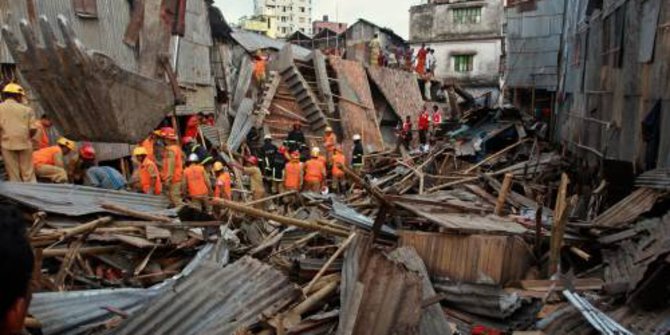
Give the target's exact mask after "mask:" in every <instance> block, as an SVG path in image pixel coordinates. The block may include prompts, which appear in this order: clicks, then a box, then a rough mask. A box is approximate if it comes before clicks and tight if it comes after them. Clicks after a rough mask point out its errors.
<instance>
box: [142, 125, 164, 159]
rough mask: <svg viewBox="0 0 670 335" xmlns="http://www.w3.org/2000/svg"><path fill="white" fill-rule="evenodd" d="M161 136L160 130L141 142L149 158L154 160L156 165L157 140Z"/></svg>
mask: <svg viewBox="0 0 670 335" xmlns="http://www.w3.org/2000/svg"><path fill="white" fill-rule="evenodd" d="M160 134H161V131H160V130H155V131H153V132H151V133H149V136H147V138H145V139H144V141H142V142H140V146H141V147H142V148H144V150H146V152H147V155H146V156H147V158H149V159H150V160H152V161H153V162H154V163H155V162H156V139H157V138H158V136H160Z"/></svg>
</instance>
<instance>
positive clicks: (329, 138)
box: [323, 126, 337, 162]
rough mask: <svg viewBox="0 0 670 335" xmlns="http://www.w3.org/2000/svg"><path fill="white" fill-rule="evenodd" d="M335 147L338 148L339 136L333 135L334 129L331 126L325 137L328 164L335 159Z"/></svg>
mask: <svg viewBox="0 0 670 335" xmlns="http://www.w3.org/2000/svg"><path fill="white" fill-rule="evenodd" d="M335 146H337V135H335V133H333V128H331V127H330V126H329V127H326V130H325V134H324V135H323V147H324V148H326V160H327V161H328V162H330V159H331V158H332V157H333V153H334V152H335Z"/></svg>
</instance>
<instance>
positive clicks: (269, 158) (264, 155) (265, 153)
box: [261, 134, 279, 194]
mask: <svg viewBox="0 0 670 335" xmlns="http://www.w3.org/2000/svg"><path fill="white" fill-rule="evenodd" d="M278 150H279V149H278V148H277V146H276V145H274V144H273V143H272V135H270V134H266V135H265V137H264V142H263V146H262V147H261V162H262V164H261V166H262V167H263V177H264V178H263V182H264V185H265V189H266V190H267V192H269V193H270V194H272V168H273V167H274V159H275V156H276V155H277V151H278Z"/></svg>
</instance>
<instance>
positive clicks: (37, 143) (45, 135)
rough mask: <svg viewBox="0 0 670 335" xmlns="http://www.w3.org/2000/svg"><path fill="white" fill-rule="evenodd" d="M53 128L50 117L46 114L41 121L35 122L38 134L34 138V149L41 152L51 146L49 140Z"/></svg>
mask: <svg viewBox="0 0 670 335" xmlns="http://www.w3.org/2000/svg"><path fill="white" fill-rule="evenodd" d="M52 126H53V123H52V122H51V120H49V117H48V116H47V115H46V114H44V115H42V117H40V119H39V120H37V121H36V122H35V128H37V133H36V134H35V136H33V149H34V150H39V149H44V148H48V147H50V146H51V139H50V138H49V129H51V127H52Z"/></svg>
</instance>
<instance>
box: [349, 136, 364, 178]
mask: <svg viewBox="0 0 670 335" xmlns="http://www.w3.org/2000/svg"><path fill="white" fill-rule="evenodd" d="M353 140H354V148H353V150H352V151H351V167H352V168H353V169H354V172H356V174H357V175H359V176H360V175H361V172H362V171H363V155H364V154H365V152H364V151H363V143H362V142H361V135H359V134H355V135H354V137H353Z"/></svg>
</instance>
